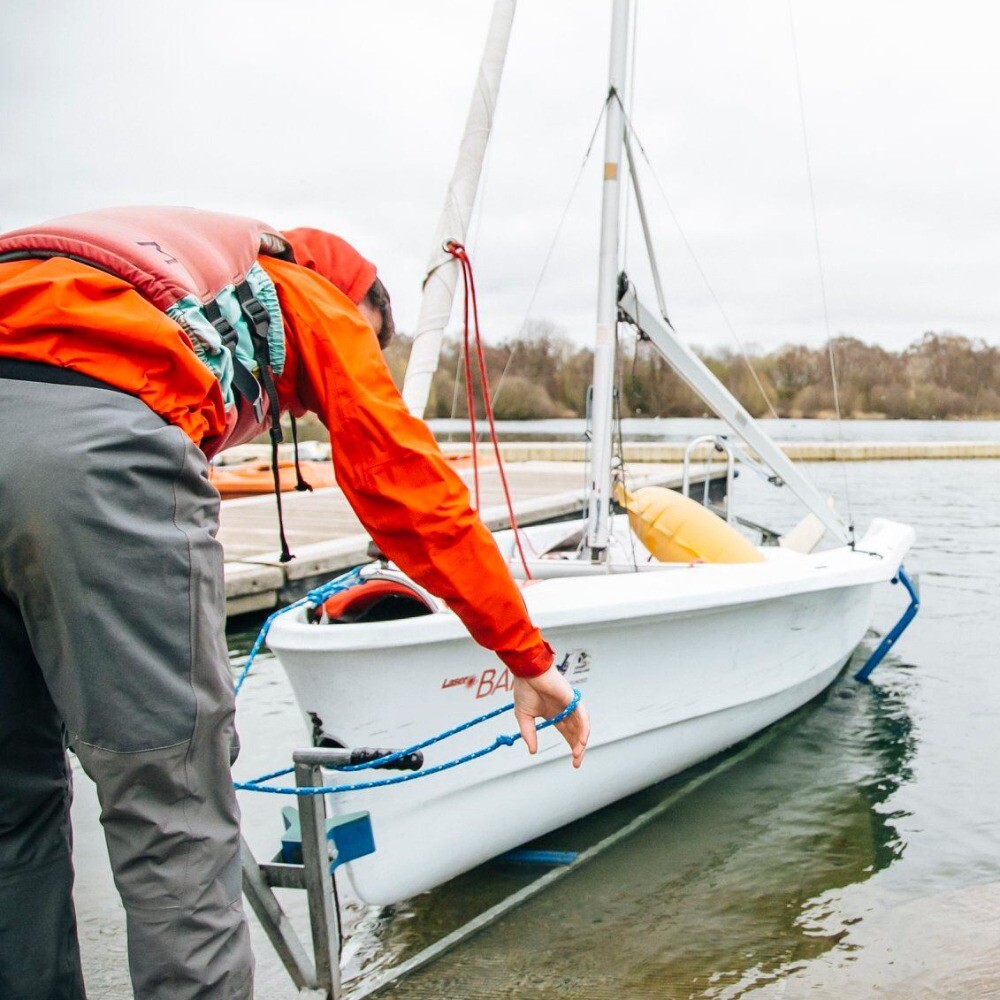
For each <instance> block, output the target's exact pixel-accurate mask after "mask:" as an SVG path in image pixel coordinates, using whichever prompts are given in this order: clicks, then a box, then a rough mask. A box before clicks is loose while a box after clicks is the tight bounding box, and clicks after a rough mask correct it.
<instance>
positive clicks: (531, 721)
mask: <svg viewBox="0 0 1000 1000" xmlns="http://www.w3.org/2000/svg"><path fill="white" fill-rule="evenodd" d="M514 715H515V716H516V717H517V725H518V728H519V729H520V730H521V737H522V739H523V740H524V745H525V746H526V747H527V748H528V753H536V752H537V751H538V730H537V729H535V717H534V716H533V715H532V714H531V713H530V712H527V711H522V710H521V709H515V710H514Z"/></svg>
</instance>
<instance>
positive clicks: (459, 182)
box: [403, 0, 517, 417]
mask: <svg viewBox="0 0 1000 1000" xmlns="http://www.w3.org/2000/svg"><path fill="white" fill-rule="evenodd" d="M516 6H517V0H496V3H494V5H493V16H492V18H491V19H490V27H489V31H488V33H487V36H486V45H485V47H484V48H483V57H482V61H481V62H480V64H479V75H478V77H477V78H476V87H475V90H474V91H473V94H472V102H471V104H470V105H469V113H468V115H467V116H466V120H465V133H464V134H463V136H462V143H461V145H460V146H459V149H458V158H457V160H456V162H455V170H454V173H453V174H452V177H451V183H450V184H449V185H448V194H447V196H446V197H445V202H444V208H443V209H442V211H441V218H440V220H439V222H438V226H437V231H436V232H435V234H434V244H433V246H432V248H431V255H430V259H429V260H428V262H427V271H426V272H425V276H424V294H423V298H422V299H421V302H420V316H419V318H418V320H417V329H416V333H415V334H414V336H413V347H412V348H411V350H410V360H409V363H408V365H407V367H406V377H405V379H404V381H403V401H404V402H405V403H406V405H407V408H408V409H409V411H410V413H412V414H413V415H414V416H417V417H422V416H423V415H424V410H425V409H426V407H427V399H428V397H429V396H430V391H431V379H432V378H433V377H434V372H435V371H436V370H437V366H438V356H439V354H440V353H441V338H442V336H443V335H444V328H445V327H446V326H447V325H448V319H449V318H450V316H451V307H452V302H453V301H454V298H455V286H456V284H457V283H458V262H457V261H455V260H454V259H452V257H450V256H449V255H448V254H447V253H445V251H444V249H443V244H444V243H445V242H446V241H447V240H458V241H459V242H460V243H464V242H465V237H466V233H467V231H468V228H469V218H470V217H471V215H472V206H473V204H474V203H475V200H476V191H477V190H478V189H479V178H480V175H481V174H482V169H483V158H484V156H485V155H486V144H487V142H488V141H489V138H490V129H491V128H492V126H493V113H494V111H495V109H496V103H497V93H498V91H499V89H500V78H501V76H502V75H503V64H504V60H505V59H506V56H507V44H508V42H509V41H510V29H511V24H512V23H513V20H514V9H515V7H516Z"/></svg>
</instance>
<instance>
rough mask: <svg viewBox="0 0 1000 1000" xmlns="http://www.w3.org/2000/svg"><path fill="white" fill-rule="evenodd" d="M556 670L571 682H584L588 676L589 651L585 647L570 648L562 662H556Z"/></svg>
mask: <svg viewBox="0 0 1000 1000" xmlns="http://www.w3.org/2000/svg"><path fill="white" fill-rule="evenodd" d="M556 670H558V671H559V673H561V674H562V675H563V676H564V677H565V678H566V680H568V681H569V682H570V683H571V684H586V683H587V678H588V677H589V676H590V653H588V652H587V651H586V650H585V649H571V650H570V651H569V652H568V653H567V654H566V655H565V656H564V657H563V659H562V663H558V664H556Z"/></svg>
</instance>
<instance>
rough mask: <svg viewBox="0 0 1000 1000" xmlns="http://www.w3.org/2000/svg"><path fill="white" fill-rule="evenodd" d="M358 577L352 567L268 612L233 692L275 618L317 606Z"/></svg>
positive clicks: (235, 689)
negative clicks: (296, 610)
mask: <svg viewBox="0 0 1000 1000" xmlns="http://www.w3.org/2000/svg"><path fill="white" fill-rule="evenodd" d="M360 578H361V570H360V569H352V570H350V571H349V572H347V573H344V574H343V575H342V576H338V577H335V578H334V579H333V580H329V581H328V582H327V583H324V584H323V585H322V586H320V587H316V588H315V589H314V590H310V591H309V593H308V594H306V596H305V597H300V598H299V599H298V600H297V601H293V602H292V603H291V604H289V605H287V606H286V607H284V608H278V610H277V611H274V612H272V613H271V614H269V615H268V616H267V619H266V620H265V622H264V624H263V625H262V626H261V629H260V632H258V633H257V638H256V639H255V640H254V644H253V646H252V647H251V649H250V655H249V656H248V657H247V659H246V663H244V664H243V669H242V670H241V671H240V675H239V677H237V678H236V684H235V685H234V691H235V693H236V694H237V695H238V694H239V693H240V688H242V687H243V682H244V681H245V680H246V679H247V675H248V674H249V673H250V668H251V667H252V666H253V661H254V660H256V659H257V654H258V653H259V652H260V651H261V649H262V648H263V646H264V640H265V639H266V638H267V633H268V632H270V631H271V626H272V625H273V624H274V622H275V620H276V619H278V618H280V617H281V616H282V615H287V614H288V612H289V611H294V610H295V609H296V608H302V607H305V606H306V605H307V604H311V605H313V606H319V605H320V604H322V603H323V602H324V601H325V600H326V599H327V598H328V597H332V596H333V595H334V594H339V593H340V592H341V591H342V590H347V589H348V588H349V587H353V586H354V584H355V583H357V582H358V580H359V579H360Z"/></svg>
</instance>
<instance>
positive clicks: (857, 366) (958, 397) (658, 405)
mask: <svg viewBox="0 0 1000 1000" xmlns="http://www.w3.org/2000/svg"><path fill="white" fill-rule="evenodd" d="M410 344H411V341H410V339H409V338H408V337H406V336H405V335H399V336H397V338H396V340H395V342H394V343H393V344H392V346H391V347H390V349H389V351H388V352H387V360H388V362H389V367H390V368H391V369H392V372H393V376H394V377H395V378H396V380H397V383H398V382H400V381H401V379H402V373H403V371H404V370H405V367H406V360H407V358H408V357H409V353H410ZM460 351H461V345H460V344H459V342H458V341H455V340H446V341H445V344H444V348H443V350H442V352H441V363H440V365H439V366H438V370H437V374H436V375H435V377H434V381H433V384H432V388H431V399H430V405H429V406H428V409H427V415H428V417H450V416H452V415H453V414H454V415H456V416H461V415H463V414H464V413H465V389H464V381H463V376H462V372H461V353H460ZM833 354H834V357H835V359H836V366H837V382H838V386H839V392H840V407H841V412H842V413H843V415H844V416H845V417H889V418H909V419H918V420H932V419H948V418H1000V348H997V347H990V346H989V345H987V344H986V343H985V342H983V341H981V340H970V339H969V338H968V337H962V336H959V335H957V334H952V333H942V334H938V333H926V334H924V336H923V337H921V338H920V339H919V340H917V341H916V342H914V343H913V344H911V345H910V346H909V347H907V348H906V349H905V350H902V351H899V352H895V351H887V350H885V349H884V348H882V347H877V346H875V345H872V344H865V343H863V342H862V341H860V340H858V339H856V338H854V337H838V338H837V339H836V340H835V341H834V342H833ZM702 358H703V360H704V361H705V363H706V364H707V365H708V367H709V368H711V369H712V371H713V372H715V374H716V375H717V376H718V377H719V379H720V380H721V381H722V382H723V383H724V384H725V385H726V386H727V387H728V388H729V389H730V391H732V392H733V393H734V394H735V395H736V397H737V398H738V399H739V400H740V402H741V403H742V404H743V405H744V406H745V407H746V408H747V409H748V410H749V411H750V412H751V413H752V414H753V415H754V416H769V415H770V413H771V409H770V407H769V406H768V402H767V401H766V400H765V395H766V397H767V400H770V404H771V406H773V408H774V411H775V412H776V413H777V414H778V415H779V416H782V417H826V416H831V415H833V413H834V399H833V383H832V380H831V377H830V359H829V354H828V352H827V349H826V347H821V348H810V347H801V346H795V345H787V346H785V347H780V348H778V349H776V350H773V351H769V352H767V353H761V352H752V353H751V355H750V363H751V364H752V365H753V369H754V371H755V372H756V374H757V378H758V379H759V380H760V383H761V386H762V387H763V392H762V391H761V388H760V387H758V386H757V384H756V382H755V380H754V377H753V374H752V373H751V370H750V366H749V365H748V364H747V361H746V359H745V358H744V357H743V356H742V355H741V354H739V353H736V352H731V351H725V350H721V351H714V352H711V353H704V354H702ZM486 360H487V368H488V370H489V374H490V385H491V386H492V387H493V389H494V394H495V396H496V407H495V409H496V415H497V417H498V418H499V419H504V420H529V419H535V420H539V419H545V418H548V417H580V416H583V415H584V410H585V406H586V393H587V386H588V385H589V384H590V380H591V368H592V364H593V352H592V351H591V349H590V348H586V347H580V346H577V345H576V344H574V343H572V342H571V341H570V340H569V339H568V338H567V337H566V336H565V335H564V334H562V333H560V331H559V330H558V329H557V328H556V327H555V326H553V325H552V324H550V323H545V322H536V323H532V324H529V325H528V326H527V327H526V328H525V330H524V331H523V332H522V334H521V335H520V336H518V337H516V338H514V339H512V340H508V341H506V342H505V343H503V344H500V345H499V346H495V347H487V348H486ZM501 375H503V379H502V381H499V380H500V378H501ZM456 379H457V383H456ZM619 384H620V386H621V391H622V413H623V415H625V416H650V417H654V416H659V417H700V416H703V415H704V414H705V407H704V405H703V404H702V403H701V402H700V401H699V400H698V399H697V398H696V397H695V396H694V395H693V394H692V393H691V392H690V390H688V389H687V387H686V386H685V385H684V384H683V383H682V382H681V381H680V379H679V378H678V377H677V376H676V375H674V373H673V372H672V371H671V370H670V369H669V368H668V367H667V365H666V363H665V362H663V361H662V360H661V359H660V358H659V357H658V356H657V355H656V353H655V351H654V350H653V348H652V347H651V346H650V345H648V344H637V345H636V344H635V343H634V341H632V340H631V338H630V339H629V343H628V344H627V346H625V348H624V350H623V351H622V356H621V359H620V380H619Z"/></svg>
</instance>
